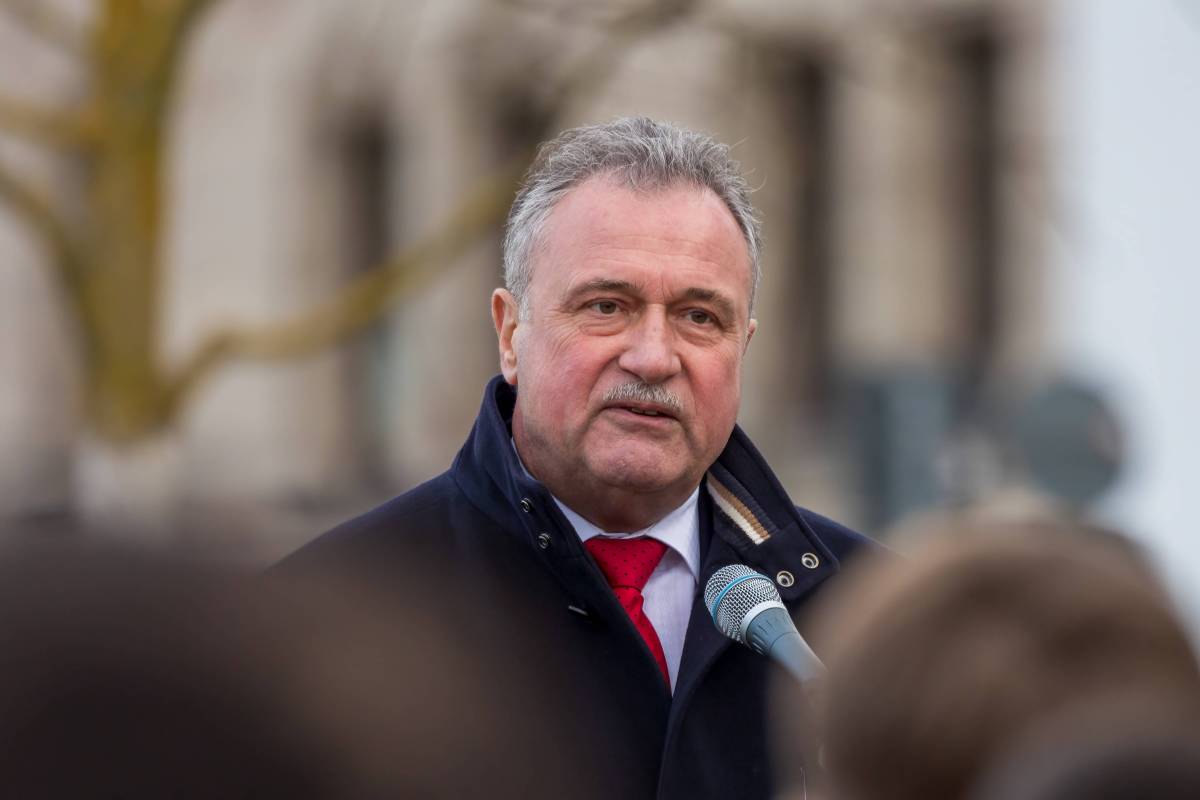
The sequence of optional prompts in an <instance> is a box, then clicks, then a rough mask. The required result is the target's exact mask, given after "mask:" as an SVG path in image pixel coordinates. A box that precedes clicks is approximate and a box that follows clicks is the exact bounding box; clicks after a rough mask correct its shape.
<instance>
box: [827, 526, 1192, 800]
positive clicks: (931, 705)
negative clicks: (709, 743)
mask: <svg viewBox="0 0 1200 800" xmlns="http://www.w3.org/2000/svg"><path fill="white" fill-rule="evenodd" d="M840 589H841V591H840V592H839V593H838V594H837V595H836V596H835V597H833V598H832V602H833V603H834V605H835V608H834V609H833V613H832V614H831V615H830V617H829V622H830V627H829V628H828V629H827V632H826V634H827V635H826V640H825V644H826V652H827V654H828V659H827V664H828V667H829V678H828V683H827V685H826V686H825V692H824V695H823V697H822V701H821V703H822V706H821V709H820V716H821V723H822V727H823V730H824V735H825V739H824V745H825V764H826V767H827V770H828V777H829V781H830V784H831V788H832V790H833V791H832V794H833V796H834V797H837V798H839V800H875V798H880V799H882V798H887V800H907V799H908V798H913V799H914V800H915V799H916V798H922V799H927V798H939V800H953V799H954V798H960V797H965V796H967V794H968V792H969V790H970V787H971V785H972V783H973V782H974V781H975V780H976V779H977V778H978V776H979V774H980V773H981V772H982V771H983V770H985V769H986V768H987V767H988V765H989V764H990V763H991V762H992V761H993V760H994V759H996V758H998V757H1000V756H1001V755H1003V754H1005V753H1006V752H1007V751H1009V750H1010V749H1012V748H1014V747H1016V746H1018V745H1019V744H1020V743H1021V742H1022V741H1023V740H1025V739H1026V737H1029V736H1031V735H1034V734H1035V733H1036V731H1037V728H1038V726H1039V725H1041V724H1044V723H1045V722H1047V721H1048V720H1052V719H1055V718H1058V717H1061V716H1064V715H1070V714H1073V713H1076V712H1077V711H1080V710H1081V709H1086V708H1088V707H1091V706H1095V705H1096V704H1107V703H1120V701H1121V698H1134V697H1136V698H1138V700H1137V701H1131V702H1130V703H1129V704H1127V705H1126V707H1127V708H1128V707H1139V706H1140V707H1146V706H1147V704H1148V705H1149V706H1153V707H1154V708H1156V709H1160V708H1168V709H1171V710H1170V711H1169V712H1168V713H1169V714H1171V715H1178V716H1179V717H1180V718H1184V717H1191V716H1192V715H1194V714H1195V711H1196V707H1197V701H1198V698H1200V673H1198V671H1197V664H1196V659H1195V656H1194V653H1193V651H1192V649H1191V647H1190V645H1189V642H1188V638H1187V636H1186V634H1185V632H1184V631H1183V629H1182V627H1181V626H1180V624H1179V623H1178V622H1177V620H1176V618H1175V616H1174V614H1173V612H1172V610H1171V606H1170V603H1169V601H1168V600H1167V598H1166V597H1165V596H1164V594H1163V592H1162V591H1161V590H1160V588H1159V586H1158V585H1157V583H1156V581H1155V580H1154V578H1153V577H1152V576H1151V574H1150V572H1149V571H1148V569H1147V568H1146V567H1145V566H1144V564H1143V563H1142V562H1141V560H1140V557H1139V555H1138V554H1137V553H1136V551H1134V550H1133V549H1132V548H1131V547H1128V546H1126V545H1124V544H1121V543H1119V542H1118V541H1117V540H1115V539H1113V538H1111V537H1102V536H1100V535H1098V534H1083V533H1079V532H1074V531H1063V530H1058V529H1052V528H1048V527H1040V528H1038V529H1023V530H1004V531H991V532H986V533H982V532H981V533H978V534H975V535H963V536H959V537H956V538H955V539H953V540H947V539H941V540H934V541H932V542H929V543H927V546H926V547H925V548H924V550H923V551H922V552H920V553H917V554H915V556H914V558H913V560H911V561H907V562H901V563H893V564H888V565H881V566H877V567H875V568H874V569H870V568H868V569H866V570H864V571H862V572H860V574H859V575H858V577H857V580H854V581H848V582H846V583H845V584H843V585H842V587H840ZM1125 719H1126V720H1127V719H1128V717H1125Z"/></svg>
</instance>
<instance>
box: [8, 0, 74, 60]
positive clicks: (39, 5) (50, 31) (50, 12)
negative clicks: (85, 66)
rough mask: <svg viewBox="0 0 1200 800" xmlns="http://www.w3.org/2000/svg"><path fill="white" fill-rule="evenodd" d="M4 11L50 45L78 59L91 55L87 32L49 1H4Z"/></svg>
mask: <svg viewBox="0 0 1200 800" xmlns="http://www.w3.org/2000/svg"><path fill="white" fill-rule="evenodd" d="M0 10H2V11H4V12H5V13H6V14H7V15H8V16H9V18H10V19H12V20H13V21H14V22H16V23H17V24H19V25H20V26H21V27H22V28H24V29H25V30H26V31H28V32H29V33H31V34H33V35H34V36H36V37H38V38H39V39H41V40H42V41H43V42H45V43H46V44H49V45H53V46H54V47H57V48H59V49H60V50H64V51H66V52H67V53H69V54H71V55H76V56H77V55H82V54H84V53H86V52H87V44H86V39H85V37H84V35H83V32H82V31H81V30H79V27H78V26H76V25H73V24H71V22H70V21H69V20H67V19H66V18H65V17H64V16H63V15H62V13H61V12H60V11H58V10H57V9H56V8H55V7H54V5H53V4H52V3H50V2H48V0H0Z"/></svg>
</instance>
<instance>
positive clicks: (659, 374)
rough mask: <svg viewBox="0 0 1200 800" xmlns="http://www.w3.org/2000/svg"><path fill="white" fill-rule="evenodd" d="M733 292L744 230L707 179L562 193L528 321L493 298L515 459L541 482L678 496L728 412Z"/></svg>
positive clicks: (733, 361) (742, 302) (742, 345)
mask: <svg viewBox="0 0 1200 800" xmlns="http://www.w3.org/2000/svg"><path fill="white" fill-rule="evenodd" d="M749 291H750V261H749V255H748V252H747V248H746V243H745V240H744V239H743V237H742V234H741V231H740V229H739V228H738V226H737V223H736V222H735V221H734V219H733V216H732V214H730V212H729V210H728V209H727V208H726V207H725V205H724V204H723V203H722V202H721V200H720V199H719V198H718V197H717V196H716V195H715V194H714V193H713V192H712V191H711V190H708V189H698V188H696V187H692V186H680V187H674V188H668V189H663V190H659V191H653V192H648V193H636V192H633V191H630V190H628V189H626V188H623V187H619V186H616V185H614V184H613V183H611V182H610V181H609V180H608V179H607V178H605V177H596V178H592V179H590V180H588V181H586V182H584V183H583V184H581V185H579V186H578V187H576V188H575V189H573V190H572V191H571V192H570V193H569V194H567V195H566V196H565V197H564V198H563V199H562V200H561V201H560V202H559V204H558V205H557V206H556V207H555V209H554V211H553V212H552V213H551V215H550V217H549V219H548V220H547V223H546V227H545V228H544V230H543V236H542V240H541V243H540V246H539V247H538V248H537V251H536V254H535V256H534V263H533V274H532V281H531V284H530V287H529V290H528V292H529V297H528V303H529V305H528V312H529V313H528V317H527V318H526V319H518V318H517V309H516V305H515V302H514V301H513V299H512V297H511V296H510V295H508V293H507V292H506V291H504V290H497V292H496V295H495V296H494V298H493V315H494V316H495V321H496V325H497V330H498V332H499V334H500V349H501V364H502V368H503V370H504V375H505V378H506V379H507V380H508V382H509V383H511V384H513V385H515V386H516V387H517V408H516V412H515V414H514V417H513V435H514V439H515V441H516V443H517V446H518V449H519V451H520V453H521V456H522V458H523V459H524V460H525V463H526V466H528V467H529V469H530V471H531V472H533V473H534V475H535V476H537V477H539V478H540V479H541V480H542V481H543V482H544V483H546V484H547V485H548V486H549V487H550V488H551V490H552V491H555V484H560V485H567V484H568V483H569V484H570V485H571V486H573V487H576V488H582V489H585V490H588V491H599V492H605V491H607V492H609V493H611V492H612V490H618V491H625V492H634V493H638V494H645V493H658V492H663V493H667V494H674V493H678V492H680V491H686V492H690V491H691V489H693V488H694V487H695V486H696V485H697V484H698V483H699V481H700V478H701V476H702V475H703V474H704V472H705V470H707V469H708V467H709V465H711V464H712V462H713V461H715V460H716V458H717V456H718V455H719V454H720V452H721V450H722V448H724V446H725V443H726V441H727V440H728V438H729V434H730V432H731V431H732V429H733V425H734V422H735V420H736V418H737V412H738V404H739V401H740V396H741V366H742V356H743V354H744V352H745V349H746V346H747V344H748V343H749V341H750V337H751V335H752V334H753V332H754V325H755V323H754V321H753V320H751V319H749V302H750V298H749ZM621 387H625V389H624V390H621ZM631 387H632V388H631ZM556 493H558V492H556ZM684 496H686V494H685V495H684Z"/></svg>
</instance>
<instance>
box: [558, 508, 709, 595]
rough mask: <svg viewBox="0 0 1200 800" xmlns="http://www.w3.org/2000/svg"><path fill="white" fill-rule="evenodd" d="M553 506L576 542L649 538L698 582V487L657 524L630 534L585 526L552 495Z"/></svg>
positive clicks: (587, 524) (583, 522)
mask: <svg viewBox="0 0 1200 800" xmlns="http://www.w3.org/2000/svg"><path fill="white" fill-rule="evenodd" d="M550 496H551V497H552V498H554V502H555V503H556V504H557V505H558V507H559V510H561V511H562V513H563V516H564V517H566V518H567V521H568V522H570V523H571V525H572V526H573V527H574V528H575V532H576V533H578V534H579V539H580V541H584V542H586V541H587V540H588V539H591V538H592V537H593V536H604V537H607V538H610V539H636V538H638V537H641V536H649V537H651V538H654V539H657V540H658V541H660V542H662V543H663V544H665V545H666V546H667V547H669V548H671V549H672V550H674V551H675V552H676V553H678V554H679V555H680V556H681V557H682V558H683V560H684V562H685V563H686V564H687V565H688V569H689V570H690V571H691V573H692V577H693V578H695V579H697V580H699V578H700V509H699V502H698V501H699V499H700V487H699V486H697V487H696V488H695V490H694V491H693V492H692V493H691V495H689V496H688V499H687V500H684V501H683V504H682V505H680V506H679V507H678V508H676V509H675V510H674V511H672V512H671V513H670V514H667V515H666V516H665V517H663V518H662V519H660V520H659V521H658V522H656V523H654V524H653V525H651V526H649V527H648V528H643V529H642V530H640V531H632V532H630V533H610V532H608V531H602V530H600V529H599V528H598V527H596V526H595V525H593V524H592V523H590V522H588V521H587V520H586V519H584V518H583V517H581V516H579V515H578V514H576V513H575V512H574V511H572V510H571V509H570V508H569V507H568V506H567V505H566V504H564V503H563V502H562V501H561V500H559V499H558V498H557V497H554V495H553V494H551V495H550Z"/></svg>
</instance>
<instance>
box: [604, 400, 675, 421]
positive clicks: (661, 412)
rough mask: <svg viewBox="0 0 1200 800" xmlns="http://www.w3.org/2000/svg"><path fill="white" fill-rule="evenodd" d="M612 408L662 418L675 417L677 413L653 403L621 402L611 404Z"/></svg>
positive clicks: (640, 415)
mask: <svg viewBox="0 0 1200 800" xmlns="http://www.w3.org/2000/svg"><path fill="white" fill-rule="evenodd" d="M609 408H610V409H613V410H617V411H628V412H629V413H631V414H637V415H638V416H639V417H652V418H654V417H657V418H661V419H675V418H676V417H675V413H674V412H673V411H670V410H668V409H666V408H662V407H656V406H654V405H651V404H641V405H628V404H625V403H621V404H619V405H612V406H609Z"/></svg>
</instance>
